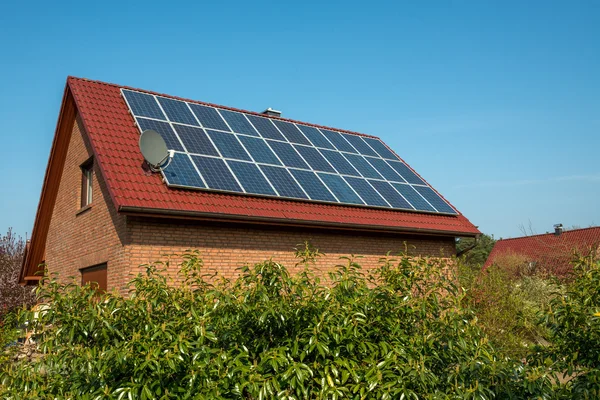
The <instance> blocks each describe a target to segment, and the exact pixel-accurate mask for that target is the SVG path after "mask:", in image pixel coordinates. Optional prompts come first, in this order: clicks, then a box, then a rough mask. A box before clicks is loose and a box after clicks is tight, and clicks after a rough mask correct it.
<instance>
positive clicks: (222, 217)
mask: <svg viewBox="0 0 600 400" xmlns="http://www.w3.org/2000/svg"><path fill="white" fill-rule="evenodd" d="M119 212H120V213H123V214H125V215H130V216H145V217H155V218H180V219H184V218H185V219H192V220H200V221H214V222H225V221H227V222H231V221H238V222H248V223H255V224H261V225H264V224H268V225H280V226H294V227H322V228H332V229H341V230H352V231H357V230H358V231H364V232H381V233H411V234H418V235H434V236H454V237H472V238H475V240H476V241H477V239H478V237H479V234H478V233H470V232H459V231H442V230H436V229H420V228H406V227H398V228H396V227H382V226H380V225H350V224H344V223H339V222H321V221H308V220H294V221H291V220H289V219H285V218H272V217H254V216H249V215H231V214H215V213H205V212H198V211H182V210H169V209H160V208H158V209H157V208H146V207H135V206H121V207H120V208H119Z"/></svg>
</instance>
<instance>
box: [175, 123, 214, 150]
mask: <svg viewBox="0 0 600 400" xmlns="http://www.w3.org/2000/svg"><path fill="white" fill-rule="evenodd" d="M173 128H175V131H176V132H177V134H178V135H179V138H180V139H181V141H182V142H183V145H184V146H185V148H186V149H187V151H188V153H196V154H204V155H207V156H217V157H218V156H219V152H218V151H217V149H216V148H215V146H213V144H212V143H211V142H210V139H209V138H208V136H206V133H205V132H204V130H202V129H201V128H192V127H191V126H187V125H178V124H173Z"/></svg>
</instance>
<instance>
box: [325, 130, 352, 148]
mask: <svg viewBox="0 0 600 400" xmlns="http://www.w3.org/2000/svg"><path fill="white" fill-rule="evenodd" d="M321 132H323V135H325V137H326V138H327V139H329V141H330V142H331V143H333V145H334V146H335V148H336V149H338V150H339V151H347V152H349V153H358V152H357V151H356V149H355V148H354V147H352V145H350V143H348V141H347V140H346V139H344V137H343V136H342V134H341V133H338V132H334V131H330V130H327V129H321Z"/></svg>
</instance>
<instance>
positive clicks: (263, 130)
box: [246, 115, 285, 141]
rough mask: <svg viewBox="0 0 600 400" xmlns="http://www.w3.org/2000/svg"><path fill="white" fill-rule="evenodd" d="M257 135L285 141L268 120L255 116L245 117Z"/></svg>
mask: <svg viewBox="0 0 600 400" xmlns="http://www.w3.org/2000/svg"><path fill="white" fill-rule="evenodd" d="M246 116H247V117H248V119H249V120H250V122H252V125H254V127H255V128H256V130H257V131H258V133H260V135H261V136H262V137H264V138H268V139H276V140H283V141H285V137H283V135H282V134H281V133H280V132H279V131H278V130H277V128H276V127H275V125H273V123H271V120H270V119H267V118H262V117H257V116H255V115H246Z"/></svg>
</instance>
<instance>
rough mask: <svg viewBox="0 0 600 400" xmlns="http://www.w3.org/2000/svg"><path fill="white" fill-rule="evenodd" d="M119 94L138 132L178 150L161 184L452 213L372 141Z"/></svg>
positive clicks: (169, 100) (127, 92) (174, 101)
mask: <svg viewBox="0 0 600 400" xmlns="http://www.w3.org/2000/svg"><path fill="white" fill-rule="evenodd" d="M122 93H123V96H124V98H125V100H126V102H127V104H128V106H129V107H130V108H129V109H130V111H131V113H132V114H133V115H134V117H135V119H136V121H137V123H138V126H139V128H140V131H144V130H146V129H153V130H155V131H157V132H158V133H159V134H160V135H161V136H162V137H163V138H164V139H165V142H166V144H167V147H168V148H169V149H170V150H175V151H176V152H177V153H176V156H175V158H174V160H173V161H172V162H171V165H169V166H168V167H166V169H165V170H163V175H164V177H165V180H166V182H167V184H168V185H171V186H178V187H181V186H186V187H191V188H194V187H195V188H200V189H214V190H225V191H231V192H238V193H246V194H256V195H266V196H277V197H285V198H297V199H303V200H316V201H325V202H334V203H343V204H361V205H365V204H366V205H368V206H373V207H391V208H394V209H403V210H410V211H420V212H441V213H449V214H457V212H456V211H455V210H454V209H453V208H452V206H451V205H449V203H447V202H446V201H445V200H443V198H442V197H441V196H439V195H438V194H437V193H436V192H435V191H434V190H433V189H432V188H431V187H430V186H429V185H427V184H426V183H425V182H424V181H423V180H422V179H421V178H420V177H419V176H418V175H417V174H416V173H415V172H414V171H412V170H411V169H410V168H409V167H408V166H407V165H406V164H405V163H404V162H402V160H400V159H399V158H398V157H397V156H396V155H395V154H394V153H393V152H392V151H391V150H390V149H389V148H388V147H387V146H386V145H385V144H384V143H383V142H382V141H380V140H379V139H376V138H372V137H366V136H360V135H353V134H350V133H345V132H340V131H334V130H329V129H322V128H315V127H313V126H307V125H301V124H295V123H292V122H288V121H284V120H281V119H277V118H269V117H267V116H264V117H263V116H259V115H256V114H248V113H245V112H235V111H231V110H225V109H221V108H216V107H211V106H205V105H201V104H198V103H189V102H186V101H181V100H177V99H172V98H168V97H161V96H154V95H150V94H146V93H140V92H135V91H131V90H126V89H122ZM233 160H239V161H233ZM240 161H243V162H240ZM282 164H283V165H284V166H285V168H282V167H281V165H282ZM278 166H279V167H278ZM199 170H201V172H200V173H198V171H199Z"/></svg>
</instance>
